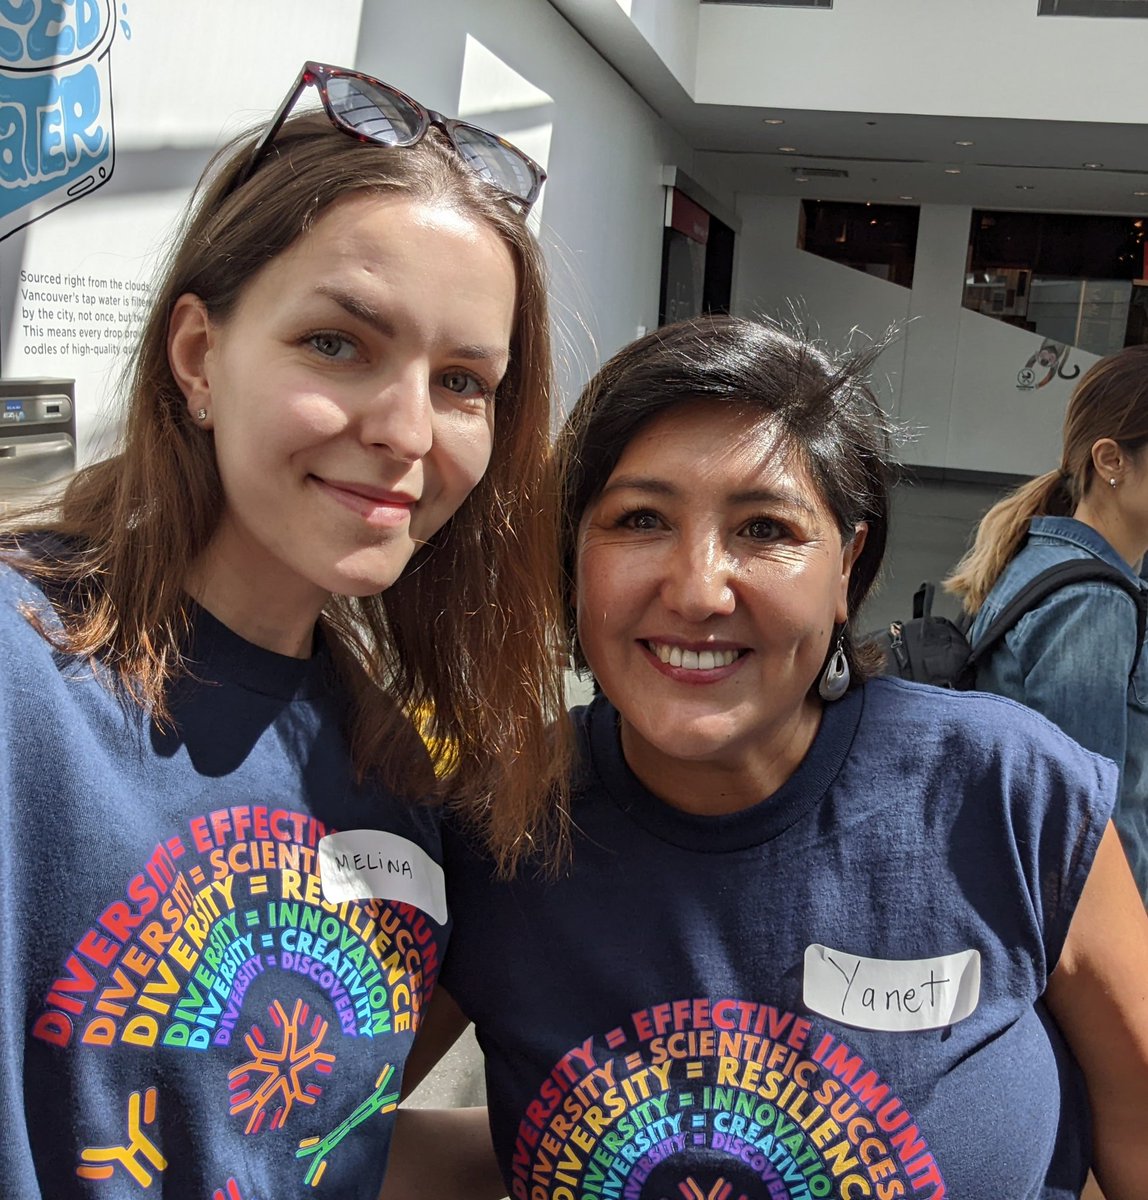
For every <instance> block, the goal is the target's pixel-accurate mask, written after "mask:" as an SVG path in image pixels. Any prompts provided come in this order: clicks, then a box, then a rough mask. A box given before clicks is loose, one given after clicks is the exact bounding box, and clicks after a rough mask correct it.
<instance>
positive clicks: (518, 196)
mask: <svg viewBox="0 0 1148 1200" xmlns="http://www.w3.org/2000/svg"><path fill="white" fill-rule="evenodd" d="M312 85H313V86H314V87H315V88H316V89H317V90H318V92H319V98H320V99H321V100H322V102H323V109H324V111H325V112H326V114H327V116H328V117H329V118H330V120H331V124H332V125H334V126H335V128H336V129H338V130H341V131H342V132H343V133H345V134H347V135H349V136H350V137H353V138H358V140H359V141H361V142H374V143H375V144H376V145H379V146H414V145H416V144H417V143H418V142H421V141H422V139H423V138H424V137H426V135H427V131H428V130H429V129H430V128H431V127H432V126H433V127H434V128H435V129H439V130H441V131H442V133H443V134H444V136H445V137H446V139H447V141H448V142H449V143H450V144H451V146H453V147H454V150H455V152H456V153H457V154H458V155H459V157H460V158H461V159H462V160H463V162H465V163H466V165H467V166H468V167H470V169H471V170H472V171H474V172H475V174H477V175H479V176H481V177H482V178H483V179H485V180H486V181H487V183H489V184H491V185H492V186H493V187H496V188H497V189H498V190H499V191H500V192H502V193H504V194H505V195H506V197H507V198H508V199H509V200H511V201H512V202H514V203H515V204H517V205H519V206H520V207H521V209H522V211H523V212H526V210H527V209H529V207H530V206H531V205H532V204H533V203H534V201H535V200H537V199H538V193H539V192H540V191H541V190H542V184H543V182H544V181H545V179H546V172H545V171H543V169H542V168H541V167H540V166H539V165H538V164H537V163H536V162H535V161H534V160H533V159H532V158H530V156H529V155H526V154H523V153H522V151H521V150H519V149H518V147H517V146H513V145H511V143H510V142H508V141H506V139H505V138H501V137H499V136H498V134H496V133H491V132H490V130H488V129H480V128H479V127H478V126H477V125H471V124H469V122H467V121H456V120H455V119H454V118H453V117H444V116H443V115H442V113H438V112H435V111H434V110H433V109H429V108H424V107H423V105H421V104H420V103H419V102H418V101H417V100H412V99H411V98H410V96H408V95H406V94H405V93H403V92H400V91H399V90H398V88H393V87H391V86H390V84H387V83H382V82H380V81H379V80H378V79H372V78H371V77H370V76H369V75H362V74H360V73H359V72H358V71H348V70H346V69H345V68H343V67H329V66H326V65H325V64H324V63H317V62H308V63H304V64H303V70H302V71H300V72H299V78H298V79H296V80H295V83H294V85H293V86H292V88H291V90H290V91H289V92H288V93H287V98H286V99H285V100H284V101H283V103H282V104H281V105H280V106H279V111H278V112H277V113H276V114H275V116H274V117H272V118H271V123H270V124H269V125H268V126H267V130H266V132H265V133H264V134H263V136H262V137H261V138H260V139H259V141H258V142H256V144H255V146H254V148H253V149H252V151H251V157H250V158H249V159H248V160H247V165H246V166H245V167H244V168H243V170H242V171H241V172H240V173H239V176H238V177H237V179H236V181H235V184H234V185H233V190H235V189H238V188H241V187H242V186H243V185H244V184H245V183H246V182H247V181H248V180H249V179H250V178H251V176H252V175H253V174H254V173H255V170H256V168H257V167H258V166H259V164H260V163H261V162H262V161H263V159H264V158H265V157H266V156H267V153H268V151H269V150H270V148H271V146H272V144H273V143H274V141H275V137H276V135H277V134H278V133H279V130H280V129H281V128H282V126H283V122H284V121H285V120H286V119H287V117H288V115H289V114H290V112H291V110H292V109H293V108H294V107H295V104H296V103H297V102H298V100H299V97H300V96H301V95H302V94H303V91H304V89H305V88H307V87H310V86H312Z"/></svg>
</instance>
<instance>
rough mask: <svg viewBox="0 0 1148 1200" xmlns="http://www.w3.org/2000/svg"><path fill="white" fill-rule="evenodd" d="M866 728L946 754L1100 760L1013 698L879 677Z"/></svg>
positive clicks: (870, 694)
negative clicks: (962, 752)
mask: <svg viewBox="0 0 1148 1200" xmlns="http://www.w3.org/2000/svg"><path fill="white" fill-rule="evenodd" d="M865 693H866V695H865V716H866V722H867V724H868V725H869V726H870V728H871V729H872V730H873V732H874V733H883V734H887V735H888V736H889V737H897V738H913V737H920V738H921V739H926V738H927V739H928V743H929V744H932V745H940V744H941V743H944V744H945V746H946V753H948V754H953V753H954V752H956V751H958V750H959V749H961V748H965V749H967V750H968V751H969V752H970V754H971V755H973V756H977V755H988V756H989V757H998V756H1000V755H1001V754H1007V753H1013V752H1015V753H1021V754H1024V755H1025V756H1028V755H1032V754H1037V755H1051V756H1053V757H1057V758H1062V759H1071V760H1078V759H1082V757H1083V758H1086V759H1095V758H1098V756H1097V755H1094V754H1092V753H1091V752H1090V751H1088V750H1085V749H1083V748H1082V747H1081V746H1079V745H1078V744H1077V743H1076V742H1074V741H1073V740H1072V739H1071V738H1070V737H1068V735H1067V734H1065V733H1064V732H1063V731H1062V730H1061V729H1059V728H1058V727H1057V726H1056V725H1054V724H1053V723H1052V722H1051V721H1049V720H1048V719H1047V718H1045V717H1043V716H1041V714H1040V713H1038V712H1036V711H1035V710H1034V709H1031V708H1028V707H1027V706H1026V705H1023V704H1020V703H1018V702H1017V701H1015V700H1011V699H1009V698H1008V697H1007V696H998V695H994V694H992V693H989V692H976V691H970V692H965V691H957V690H955V689H953V688H939V687H933V686H932V685H930V684H926V683H913V682H910V681H908V680H904V679H895V678H891V677H889V676H879V677H878V678H876V679H871V680H869V681H868V682H867V683H866V684H865Z"/></svg>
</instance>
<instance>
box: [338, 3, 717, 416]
mask: <svg viewBox="0 0 1148 1200" xmlns="http://www.w3.org/2000/svg"><path fill="white" fill-rule="evenodd" d="M405 7H406V6H405V5H398V4H396V3H389V2H388V3H384V4H368V5H366V6H365V7H364V12H363V20H362V32H361V36H360V41H359V53H358V57H357V63H358V66H359V68H360V69H361V70H364V71H367V72H369V73H371V74H374V75H377V76H378V77H380V78H382V79H386V80H387V81H388V82H391V83H394V84H395V85H396V86H398V87H401V88H403V89H404V90H405V91H408V92H410V94H411V95H413V96H415V97H417V98H418V99H419V100H421V101H422V102H423V103H425V104H427V105H429V106H431V107H435V108H440V109H441V110H442V111H443V112H447V113H454V112H456V111H458V107H459V101H460V94H461V92H460V88H461V81H462V79H463V73H464V60H465V59H466V56H467V39H468V35H469V37H470V38H471V39H473V40H474V41H477V42H478V43H480V44H481V46H482V47H484V48H485V50H486V51H488V52H489V53H490V54H491V55H493V56H495V57H496V58H497V59H499V60H501V62H502V63H503V64H505V66H506V68H509V69H510V70H511V71H513V72H516V73H517V74H518V75H520V76H522V77H524V78H525V79H526V80H527V81H529V84H530V85H532V86H533V88H534V89H536V90H537V91H539V92H541V93H542V94H544V96H545V97H548V98H549V103H548V104H540V105H535V106H534V107H533V108H532V109H531V111H530V112H529V113H527V114H525V115H524V119H528V120H529V121H530V122H534V123H537V122H539V121H542V122H544V123H546V124H548V125H549V126H550V132H549V138H548V143H547V144H548V161H547V162H546V163H544V164H543V165H544V166H546V168H547V170H548V171H549V181H548V183H547V185H546V188H545V190H544V192H543V196H542V202H541V221H540V229H539V236H540V239H541V241H542V244H543V246H544V247H545V249H546V252H547V257H548V259H549V262H550V267H551V274H552V289H551V297H552V307H553V311H554V316H555V326H556V335H557V337H556V341H557V345H556V352H557V357H558V363H559V384H560V389H561V392H562V396H563V399H564V400H565V401H566V402H567V403H568V402H569V400H570V399H571V398H572V396H574V395H575V394H576V393H577V391H578V389H579V388H580V387H581V385H582V384H583V383H584V382H585V381H586V379H587V378H588V376H589V375H590V374H591V373H592V372H593V371H594V370H595V369H596V368H597V366H598V365H599V363H600V362H601V361H602V360H604V359H605V358H606V357H608V356H609V355H610V354H612V353H613V352H614V351H615V350H616V349H618V348H619V347H620V346H622V345H624V344H625V343H626V342H629V341H631V340H632V339H633V338H634V336H635V334H636V333H637V331H638V329H639V327H648V328H653V327H654V326H655V325H656V324H657V317H658V285H659V280H660V276H661V254H662V228H663V205H664V193H663V188H662V183H661V170H662V166H663V165H664V164H673V165H675V166H678V167H681V168H682V169H683V170H686V171H687V172H690V173H691V174H692V173H693V161H692V153H691V152H690V150H689V148H688V147H687V146H686V145H685V143H684V142H682V141H681V140H680V139H678V138H677V137H676V136H675V135H674V134H673V133H672V131H670V129H669V128H668V127H667V126H666V124H665V123H664V122H663V121H662V120H661V119H660V118H659V117H658V116H657V114H656V113H654V111H653V110H652V109H650V108H649V107H648V106H647V105H646V104H645V102H644V101H642V100H641V99H640V98H639V97H638V95H637V93H636V92H634V91H633V89H632V88H630V87H629V86H628V85H627V84H626V82H625V81H624V80H623V79H622V78H621V77H620V76H619V75H618V74H617V73H616V72H615V71H614V70H613V69H612V68H611V67H609V66H608V65H607V64H606V63H605V61H604V60H603V59H602V58H601V57H600V56H599V55H598V54H597V52H596V51H594V50H593V49H592V48H591V47H590V46H589V45H588V44H587V43H586V42H585V41H584V40H583V39H582V38H581V37H580V36H579V34H577V33H576V32H575V30H574V29H573V28H572V27H571V26H570V25H569V24H568V23H567V22H566V21H565V20H564V19H563V18H562V17H561V16H560V15H559V13H558V12H557V11H556V10H555V9H553V8H552V7H551V6H550V5H549V4H545V3H539V2H538V0H484V3H482V4H475V3H473V2H472V0H420V3H419V6H418V9H419V11H418V19H417V20H408V19H405V18H403V19H400V18H399V17H398V16H397V13H396V10H397V9H400V8H405ZM472 53H473V51H472ZM512 118H513V114H503V124H502V125H499V132H502V133H504V134H505V135H506V136H510V137H511V138H512V140H513V139H514V137H515V136H516V135H515V128H514V123H513V119H512ZM507 120H509V122H510V123H509V124H507V123H506V121H507ZM528 148H530V147H528ZM703 182H704V181H703Z"/></svg>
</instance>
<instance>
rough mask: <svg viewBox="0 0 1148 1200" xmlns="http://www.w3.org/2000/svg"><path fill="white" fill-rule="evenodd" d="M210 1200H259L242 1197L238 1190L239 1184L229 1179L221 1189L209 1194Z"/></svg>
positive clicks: (255, 1197)
mask: <svg viewBox="0 0 1148 1200" xmlns="http://www.w3.org/2000/svg"><path fill="white" fill-rule="evenodd" d="M211 1200H259V1197H258V1196H244V1195H243V1193H242V1192H241V1191H240V1190H239V1184H237V1183H236V1182H235V1180H234V1179H229V1180H228V1181H227V1182H226V1183H225V1184H224V1185H223V1187H222V1188H216V1190H215V1191H214V1192H212V1193H211Z"/></svg>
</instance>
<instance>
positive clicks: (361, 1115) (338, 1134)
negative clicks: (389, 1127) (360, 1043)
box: [295, 1063, 399, 1187]
mask: <svg viewBox="0 0 1148 1200" xmlns="http://www.w3.org/2000/svg"><path fill="white" fill-rule="evenodd" d="M394 1073H395V1069H394V1067H392V1066H391V1065H390V1064H389V1063H388V1064H387V1065H386V1066H385V1067H384V1068H383V1069H382V1072H381V1073H380V1075H379V1077H378V1079H376V1080H375V1090H374V1091H373V1092H372V1093H371V1094H370V1095H369V1096H368V1097H367V1098H366V1100H364V1101H363V1102H362V1104H360V1105H358V1106H357V1107H356V1108H355V1110H354V1111H353V1112H352V1113H351V1115H350V1116H348V1117H344V1118H343V1120H341V1121H340V1122H339V1124H338V1125H336V1126H335V1128H334V1129H332V1130H331V1132H330V1133H328V1134H327V1135H326V1136H325V1137H321V1138H317V1137H311V1138H305V1139H304V1140H303V1141H301V1142H300V1143H299V1149H298V1150H296V1151H295V1157H296V1158H310V1159H311V1165H310V1166H309V1167H308V1168H307V1174H306V1175H305V1176H304V1177H303V1182H304V1183H309V1184H310V1185H311V1186H312V1187H318V1186H319V1181H320V1180H321V1179H322V1178H323V1172H324V1171H325V1170H326V1169H327V1158H328V1156H329V1155H330V1153H331V1151H332V1150H334V1149H335V1147H336V1146H337V1145H338V1144H339V1143H340V1142H341V1141H342V1140H343V1139H344V1138H345V1137H346V1136H347V1134H349V1133H350V1132H351V1130H352V1129H354V1128H355V1127H356V1126H357V1125H361V1124H362V1123H363V1122H364V1121H365V1120H366V1119H367V1118H368V1117H372V1116H374V1115H375V1113H388V1112H393V1111H394V1109H395V1108H396V1107H397V1105H398V1103H399V1089H398V1088H395V1089H394V1091H388V1084H389V1083H390V1082H391V1076H392V1075H394Z"/></svg>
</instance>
